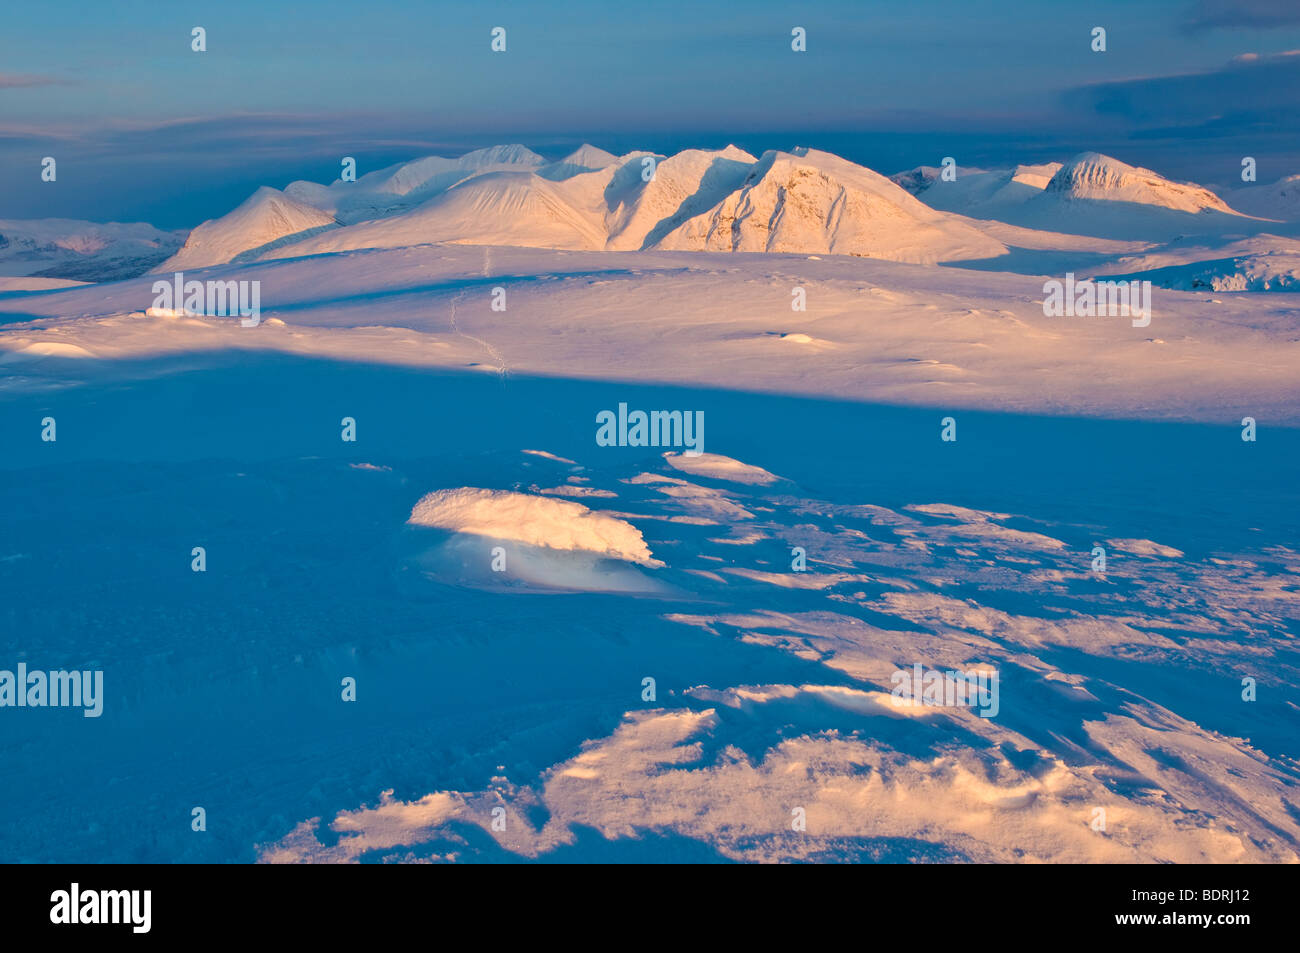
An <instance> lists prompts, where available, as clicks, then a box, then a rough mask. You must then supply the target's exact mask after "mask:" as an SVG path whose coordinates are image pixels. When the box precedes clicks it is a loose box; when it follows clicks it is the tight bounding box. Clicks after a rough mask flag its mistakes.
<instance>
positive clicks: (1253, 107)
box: [1064, 51, 1300, 135]
mask: <svg viewBox="0 0 1300 953" xmlns="http://www.w3.org/2000/svg"><path fill="white" fill-rule="evenodd" d="M1064 104H1065V106H1066V108H1067V109H1069V110H1070V111H1071V112H1074V113H1084V114H1091V115H1097V116H1100V117H1104V118H1106V119H1109V120H1113V121H1115V122H1117V123H1123V124H1126V125H1128V126H1130V128H1137V129H1140V128H1148V129H1150V128H1162V129H1166V130H1173V129H1178V128H1183V129H1186V130H1189V131H1191V130H1205V129H1207V128H1209V129H1215V130H1217V133H1218V134H1220V135H1222V134H1224V133H1225V132H1231V131H1233V130H1242V131H1246V130H1251V131H1273V132H1283V131H1294V130H1295V129H1296V127H1297V116H1300V51H1292V52H1290V53H1280V54H1275V55H1272V56H1258V55H1255V54H1244V55H1242V56H1238V57H1236V58H1235V59H1233V60H1232V61H1231V62H1230V63H1228V64H1227V65H1226V66H1224V67H1223V68H1222V69H1219V70H1214V71H1212V72H1208V73H1190V74H1185V75H1181V76H1156V77H1148V78H1144V79H1133V80H1122V81H1119V82H1114V83H1101V84H1098V85H1095V86H1084V87H1079V88H1077V89H1073V90H1069V91H1067V92H1066V93H1065V94H1064Z"/></svg>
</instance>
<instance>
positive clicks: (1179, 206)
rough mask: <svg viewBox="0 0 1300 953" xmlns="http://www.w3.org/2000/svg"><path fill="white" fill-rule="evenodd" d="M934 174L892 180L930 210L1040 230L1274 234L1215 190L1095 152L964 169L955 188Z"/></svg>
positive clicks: (1139, 235)
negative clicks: (1002, 166)
mask: <svg viewBox="0 0 1300 953" xmlns="http://www.w3.org/2000/svg"><path fill="white" fill-rule="evenodd" d="M932 171H934V170H927V168H926V167H924V166H923V167H920V168H918V169H914V170H911V171H910V172H904V173H899V174H898V175H897V176H895V177H894V178H895V180H896V181H901V182H903V183H905V184H907V185H908V186H909V187H910V188H912V189H913V190H914V191H915V192H916V194H917V196H918V197H919V198H920V199H921V201H923V202H925V203H926V204H927V205H929V206H930V207H931V208H935V209H939V210H942V211H948V212H956V213H960V214H963V215H969V216H971V217H974V218H979V219H991V220H996V221H1000V222H1006V223H1008V224H1011V225H1016V226H1020V227H1024V228H1032V229H1036V230H1043V231H1051V232H1057V233H1064V234H1071V235H1086V236H1092V237H1096V238H1108V239H1117V240H1137V241H1153V242H1167V241H1170V240H1173V239H1175V238H1178V237H1179V236H1183V235H1215V234H1237V235H1248V234H1253V233H1256V232H1259V231H1262V230H1264V229H1265V228H1267V226H1268V223H1267V222H1264V221H1262V220H1260V219H1257V218H1254V217H1251V216H1247V215H1242V214H1241V213H1240V212H1237V211H1234V209H1233V208H1231V207H1230V206H1229V205H1228V204H1227V203H1226V202H1224V201H1223V199H1221V198H1220V197H1219V196H1218V195H1216V194H1215V193H1213V192H1212V191H1210V190H1209V189H1206V188H1203V187H1202V186H1199V185H1195V184H1193V183H1186V182H1175V181H1173V180H1171V179H1166V178H1164V177H1163V176H1161V175H1159V174H1157V173H1155V172H1152V171H1151V170H1150V169H1143V168H1140V167H1138V166H1131V165H1128V164H1127V163H1124V162H1121V161H1119V160H1118V159H1114V158H1111V157H1110V156H1105V155H1101V154H1100V153H1096V152H1084V153H1081V154H1079V155H1077V156H1075V157H1074V158H1073V159H1071V160H1070V161H1069V162H1067V163H1065V164H1064V165H1059V166H1058V165H1056V164H1055V163H1053V164H1050V165H1042V166H1017V167H1016V168H1015V169H1014V170H1010V171H1008V170H1002V171H997V172H975V173H966V174H963V173H962V170H961V169H960V167H959V168H958V174H957V180H956V181H954V182H944V181H942V180H939V179H937V176H935V175H931V174H929V173H930V172H932Z"/></svg>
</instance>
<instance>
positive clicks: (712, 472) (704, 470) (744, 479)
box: [664, 453, 781, 484]
mask: <svg viewBox="0 0 1300 953" xmlns="http://www.w3.org/2000/svg"><path fill="white" fill-rule="evenodd" d="M664 460H665V461H666V462H667V463H668V465H669V466H670V467H672V468H673V469H674V470H680V471H681V472H682V473H689V474H690V475H691V476H701V477H708V478H710V479H714V480H730V481H731V482H732V483H750V484H754V483H760V484H768V483H775V482H776V481H777V480H779V479H781V478H780V477H779V476H777V475H776V474H774V473H768V472H767V471H766V470H764V469H763V468H762V467H756V466H751V465H750V464H748V463H741V462H740V461H739V460H733V459H732V458H731V457H724V456H723V455H722V454H720V453H701V454H698V455H697V456H692V457H688V456H686V455H685V454H683V453H665V454H664Z"/></svg>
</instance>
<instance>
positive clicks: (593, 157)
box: [560, 142, 618, 169]
mask: <svg viewBox="0 0 1300 953" xmlns="http://www.w3.org/2000/svg"><path fill="white" fill-rule="evenodd" d="M617 161H618V156H616V155H614V154H613V153H612V152H606V151H605V150H604V149H598V148H596V147H595V146H593V145H591V143H588V142H584V143H583V144H582V145H580V146H579V147H578V148H576V149H574V150H573V151H572V152H570V153H569V154H568V155H567V156H565V157H564V158H563V159H561V160H560V162H562V163H565V164H568V165H576V166H581V167H582V168H584V169H603V168H605V167H606V166H609V165H613V164H614V163H615V162H617Z"/></svg>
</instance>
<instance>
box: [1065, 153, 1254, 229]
mask: <svg viewBox="0 0 1300 953" xmlns="http://www.w3.org/2000/svg"><path fill="white" fill-rule="evenodd" d="M1047 191H1048V192H1050V193H1052V194H1055V195H1058V196H1060V197H1062V198H1067V199H1084V200H1092V201H1104V202H1130V203H1133V204H1137V205H1155V206H1159V207H1161V208H1168V209H1174V210H1175V211H1179V212H1202V211H1207V210H1208V211H1215V212H1226V213H1228V214H1233V211H1232V209H1230V208H1229V207H1228V206H1227V204H1226V203H1224V201H1223V200H1222V199H1221V198H1219V197H1218V196H1217V195H1215V194H1214V193H1213V192H1211V191H1210V190H1209V189H1205V188H1202V187H1201V186H1199V185H1195V184H1193V183H1190V182H1187V183H1184V182H1173V181H1171V180H1169V179H1166V178H1164V177H1163V176H1161V175H1159V174H1158V173H1155V172H1152V171H1151V170H1150V169H1143V168H1141V167H1138V166H1131V165H1128V164H1127V163H1124V162H1121V161H1119V160H1118V159H1114V158H1112V157H1110V156H1107V155H1102V154H1101V153H1099V152H1083V153H1080V154H1079V155H1077V156H1075V157H1074V158H1073V159H1071V160H1070V161H1069V162H1067V163H1066V164H1065V165H1063V166H1062V167H1061V168H1060V169H1059V170H1058V171H1057V173H1056V174H1055V175H1053V176H1052V178H1051V180H1050V181H1049V182H1048V183H1047Z"/></svg>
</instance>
